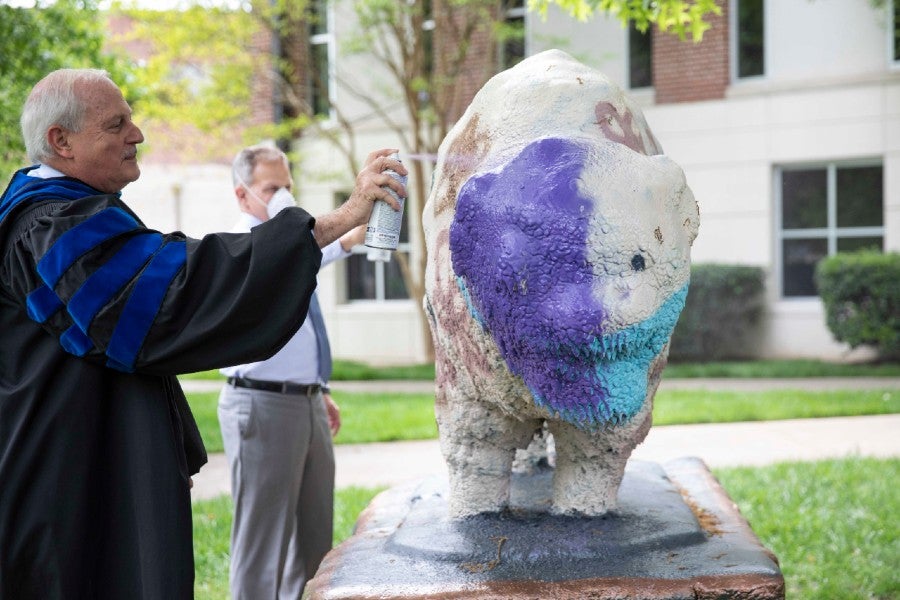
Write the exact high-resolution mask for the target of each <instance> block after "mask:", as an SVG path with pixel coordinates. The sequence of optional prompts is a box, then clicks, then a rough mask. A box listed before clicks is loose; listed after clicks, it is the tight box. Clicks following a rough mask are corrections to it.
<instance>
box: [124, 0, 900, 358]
mask: <svg viewBox="0 0 900 600" xmlns="http://www.w3.org/2000/svg"><path fill="white" fill-rule="evenodd" d="M897 1H898V0H893V1H892V0H885V2H883V3H878V2H872V1H870V0H832V1H829V2H823V1H816V2H813V1H810V0H777V1H776V0H752V1H750V0H721V1H720V5H721V8H722V15H721V16H720V17H714V18H713V19H711V23H712V29H710V30H709V31H707V32H706V34H705V36H704V41H703V42H702V43H701V44H692V43H691V42H690V41H688V42H678V41H677V39H676V38H674V37H672V36H670V35H668V34H659V33H658V32H654V33H652V34H651V35H650V36H641V35H640V34H638V33H636V32H633V31H629V30H627V29H623V28H622V27H621V25H620V24H619V22H618V20H616V19H614V18H609V17H605V16H598V17H595V18H594V19H593V20H591V21H589V22H586V23H578V22H575V21H574V20H573V19H571V18H570V17H568V16H566V15H564V14H563V13H562V12H560V11H556V10H551V11H550V13H549V15H548V17H547V19H546V20H544V19H542V18H541V17H540V16H539V15H535V14H527V15H525V16H524V20H525V31H526V36H525V45H524V49H525V53H526V54H527V55H531V54H535V53H537V52H540V51H542V50H545V49H548V48H554V47H555V48H560V49H562V50H565V51H567V52H569V53H570V54H572V55H573V56H575V57H576V58H578V59H579V60H581V61H582V62H584V63H586V64H588V65H590V66H592V67H594V68H597V69H598V70H600V71H601V72H603V73H604V74H606V75H607V76H608V77H609V78H610V79H612V80H613V81H615V82H616V83H618V84H619V85H620V86H621V87H623V88H624V89H626V90H630V94H631V95H632V96H633V97H634V98H635V99H636V100H637V101H638V102H639V103H640V104H641V106H642V107H643V110H644V114H645V116H646V118H647V121H648V123H649V124H650V127H651V129H652V130H653V132H654V133H655V135H656V137H657V138H658V139H659V141H660V143H661V144H662V147H663V149H664V150H665V152H666V154H668V155H669V156H670V157H671V158H672V159H673V160H675V161H676V162H677V163H678V164H680V165H681V166H682V167H683V169H684V171H685V173H686V176H687V180H688V183H689V185H690V186H691V188H692V189H693V192H694V195H695V197H696V198H697V201H698V203H699V205H700V213H701V226H700V236H699V237H698V239H697V240H696V242H695V244H694V247H693V259H694V261H695V262H702V263H721V264H741V265H754V266H759V267H762V268H763V269H764V270H765V273H766V298H767V302H766V311H765V315H764V318H763V321H762V327H763V328H764V331H763V332H761V333H762V335H761V336H760V338H761V342H760V343H761V346H760V347H759V348H758V349H756V352H755V353H756V354H757V355H758V356H760V357H771V358H801V357H802V358H820V359H825V360H852V359H855V358H861V357H865V355H866V353H865V350H864V349H863V350H862V351H859V350H858V351H855V352H851V351H850V349H849V348H848V347H847V346H846V345H844V344H841V343H838V342H836V341H835V340H834V339H833V337H832V335H831V333H830V332H829V330H828V328H827V326H826V324H825V315H824V310H823V306H822V303H821V301H820V300H819V299H818V297H817V296H816V294H815V289H814V285H813V283H812V272H813V269H814V266H815V264H816V262H817V261H818V260H819V259H821V258H822V257H823V256H827V255H830V254H833V253H835V252H838V251H843V250H852V249H855V248H860V247H870V246H874V247H877V248H879V249H881V250H884V251H900V48H898V38H897V33H896V30H897V28H898V14H900V10H898V9H897V7H896V6H895V5H894V2H897ZM350 4H351V3H350V2H347V1H346V0H336V1H334V2H330V3H329V4H328V11H327V15H328V18H327V22H326V24H325V26H323V27H320V28H319V30H318V31H317V33H316V36H314V37H313V38H312V43H314V44H316V45H317V46H318V48H316V50H315V51H316V52H317V53H318V54H317V55H318V56H321V57H327V62H328V65H329V66H328V72H329V96H330V100H331V102H332V103H333V104H334V105H339V106H340V107H341V111H342V113H343V114H344V116H346V117H348V118H349V119H351V120H352V121H353V122H354V123H355V130H356V136H357V139H356V144H355V147H356V148H358V149H359V155H360V156H359V157H358V158H359V159H360V160H362V159H363V158H364V156H365V154H366V153H367V152H368V151H369V150H372V149H375V148H380V147H402V146H401V144H400V141H399V140H398V138H397V136H396V134H394V133H392V131H391V130H390V129H389V128H388V127H387V126H386V124H385V122H384V120H383V119H381V118H379V117H376V115H375V114H374V113H373V112H372V111H371V110H370V109H369V108H368V107H367V105H366V103H365V102H363V101H362V100H360V99H359V97H357V96H356V95H354V94H350V93H347V92H346V90H344V89H343V88H342V87H341V85H340V82H341V81H353V82H355V83H356V84H357V86H358V87H359V88H361V89H363V90H367V93H370V94H373V95H380V96H381V97H382V98H383V104H384V106H395V107H396V110H399V109H400V104H399V103H398V102H397V98H396V97H392V96H391V94H392V91H391V90H390V89H389V87H388V86H385V85H383V83H384V82H387V81H389V77H387V75H386V74H384V73H379V72H378V71H377V65H374V64H372V63H371V62H369V61H367V60H366V59H365V55H364V54H359V55H354V56H353V57H350V58H348V57H346V56H345V55H344V54H343V53H342V50H341V39H342V38H346V37H348V36H352V35H353V29H354V27H356V21H355V18H354V15H353V11H352V7H351V6H350ZM879 4H880V5H879ZM521 14H522V13H521V12H520V13H517V15H518V18H522V17H521ZM379 82H382V85H380V86H379ZM298 149H299V151H300V155H301V156H302V162H301V163H300V165H299V168H298V172H297V173H296V174H295V180H296V182H297V183H298V184H299V185H298V188H299V190H298V195H299V197H300V199H301V204H302V205H303V206H304V207H305V208H307V209H308V210H309V211H310V212H312V213H313V214H319V213H322V212H324V211H327V210H330V209H331V208H333V207H334V206H336V205H337V204H338V203H340V202H341V201H342V199H343V198H344V197H346V196H345V195H346V193H347V192H348V191H349V189H351V187H352V182H353V181H352V177H351V174H350V172H349V170H348V169H347V168H346V167H345V166H344V164H345V160H344V158H343V157H342V156H341V154H340V153H339V152H338V151H337V150H336V149H335V148H334V146H332V145H331V144H330V143H329V142H326V141H324V140H321V139H316V138H315V137H312V136H307V137H306V138H304V141H303V142H302V143H301V144H300V145H299V146H298ZM412 159H416V160H419V159H424V160H427V157H414V158H412ZM412 159H410V158H407V160H412ZM156 180H157V179H156V175H155V174H154V173H152V172H147V171H146V170H145V176H144V177H143V178H142V180H141V182H142V184H143V185H148V186H150V185H154V181H156ZM160 181H162V180H160ZM165 181H168V180H165ZM158 185H160V186H163V187H165V188H166V189H167V190H168V192H167V194H168V196H167V197H171V198H172V200H171V203H170V204H169V205H166V204H165V203H163V204H161V205H160V206H157V207H156V209H157V210H159V211H161V213H160V218H161V219H162V218H164V217H165V218H170V217H171V218H178V219H181V223H182V225H181V228H182V229H183V230H185V231H186V232H188V233H190V234H192V235H199V234H202V233H203V232H204V231H212V230H215V229H221V228H226V221H227V222H228V225H227V227H230V222H231V221H232V220H233V219H232V217H233V216H234V214H236V213H234V212H233V211H235V210H236V208H235V207H233V206H229V208H227V209H225V210H224V212H221V213H217V216H216V217H215V218H210V217H209V213H208V212H207V211H205V210H203V209H202V208H199V209H195V211H199V212H196V214H194V213H192V212H191V210H188V209H186V208H185V207H184V205H183V204H182V205H179V201H178V200H177V199H176V196H177V195H178V193H182V194H184V192H185V190H184V189H183V188H181V189H180V190H179V189H178V188H172V186H171V184H169V183H162V182H161V183H159V184H158ZM190 185H200V186H202V193H203V194H204V195H205V196H207V197H208V198H209V199H210V202H213V201H215V202H218V203H219V204H218V206H219V207H220V208H221V207H222V198H223V197H225V198H228V197H230V195H231V186H230V181H229V180H228V174H227V169H225V170H224V171H223V170H221V169H220V170H216V169H212V170H210V172H208V173H207V174H206V179H205V180H203V181H196V180H195V182H194V183H192V184H190ZM166 186H167V187H166ZM163 187H161V188H160V189H163ZM219 188H221V189H219ZM135 191H137V190H135ZM422 204H424V199H421V202H420V203H419V206H421V205H422ZM196 206H199V203H198V204H197V205H196ZM166 211H168V213H167V214H168V215H170V217H166V215H165V214H163V213H165V212H166ZM229 211H231V212H229ZM408 216H409V218H411V219H420V218H421V215H420V214H413V213H410V214H409V215H408ZM151 221H152V219H151ZM220 221H221V223H220ZM418 229H419V228H418V227H411V228H409V232H408V234H407V237H406V238H405V242H404V245H402V246H401V250H404V251H406V252H407V253H409V252H410V251H411V252H412V254H413V255H412V256H410V258H411V260H412V261H415V260H417V259H418V257H417V256H415V251H414V248H415V247H416V243H415V242H416V241H417V240H416V236H417V235H418ZM410 236H411V237H410ZM407 242H410V243H407ZM319 289H320V296H321V298H322V302H323V307H324V308H325V313H326V320H327V322H328V326H329V330H330V334H331V338H332V348H333V351H334V354H335V356H337V357H339V358H343V359H351V360H360V361H364V362H368V363H375V364H377V363H393V364H408V363H416V362H421V361H422V360H424V358H425V356H426V348H425V338H424V337H423V336H422V333H421V330H422V323H421V321H420V318H421V317H420V315H421V312H420V310H419V306H420V305H421V298H409V297H407V294H406V292H405V289H404V288H403V286H402V283H400V275H399V267H398V265H397V261H396V260H392V261H391V262H389V263H378V262H370V261H368V260H367V259H366V257H365V254H364V253H363V254H360V255H359V256H357V257H354V258H352V259H350V260H348V261H342V262H341V263H337V264H335V265H334V266H332V267H329V268H328V269H326V270H323V272H322V273H321V274H320V277H319Z"/></svg>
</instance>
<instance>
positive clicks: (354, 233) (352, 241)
mask: <svg viewBox="0 0 900 600" xmlns="http://www.w3.org/2000/svg"><path fill="white" fill-rule="evenodd" d="M365 240H366V226H365V225H360V226H359V227H354V228H353V229H351V230H350V231H348V232H347V233H345V234H344V235H342V236H341V248H343V249H344V252H350V250H352V249H353V246H358V245H359V244H362V243H363V242H364V241H365Z"/></svg>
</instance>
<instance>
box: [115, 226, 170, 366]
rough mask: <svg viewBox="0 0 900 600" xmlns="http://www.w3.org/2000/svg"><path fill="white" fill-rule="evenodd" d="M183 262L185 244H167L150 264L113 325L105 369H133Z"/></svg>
mask: <svg viewBox="0 0 900 600" xmlns="http://www.w3.org/2000/svg"><path fill="white" fill-rule="evenodd" d="M186 260H187V248H186V246H185V243H184V242H169V243H168V244H166V245H165V246H163V248H162V250H160V251H159V252H158V253H157V254H156V256H154V257H153V259H152V260H151V261H150V264H149V265H148V266H147V269H146V270H145V271H144V272H143V273H142V274H141V277H140V279H138V281H137V283H136V284H135V286H134V290H132V292H131V296H129V298H128V301H127V302H126V304H125V309H124V310H123V311H122V315H121V316H120V317H119V321H118V323H116V328H115V330H114V331H113V335H112V339H111V340H110V342H109V348H107V350H106V354H107V356H109V361H108V362H107V365H108V366H109V367H111V368H113V369H117V370H119V371H125V372H129V373H130V372H131V371H133V370H134V362H135V360H137V355H138V352H139V351H140V349H141V345H142V344H143V343H144V338H145V337H147V332H149V331H150V326H151V325H152V324H153V321H154V320H155V319H156V314H157V313H158V312H159V308H160V306H162V302H163V299H165V297H166V292H167V291H168V289H169V284H170V283H172V280H173V279H174V278H175V275H177V274H178V272H179V271H180V270H181V268H182V267H184V264H185V262H186Z"/></svg>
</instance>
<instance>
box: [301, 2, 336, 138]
mask: <svg viewBox="0 0 900 600" xmlns="http://www.w3.org/2000/svg"><path fill="white" fill-rule="evenodd" d="M313 2H317V3H319V4H320V5H321V6H323V7H324V8H325V19H324V21H323V22H322V24H323V25H324V26H325V27H324V28H325V31H324V32H320V33H313V31H312V29H313V25H312V24H310V26H309V28H310V33H309V40H308V44H309V49H308V56H309V65H310V86H309V106H310V109H311V112H312V113H313V115H314V116H317V117H325V118H326V119H328V120H329V121H332V120H334V118H335V112H334V100H333V99H334V96H335V91H336V87H335V81H334V79H335V77H334V75H335V73H334V65H335V62H334V61H335V47H334V46H335V44H334V33H333V32H334V7H333V6H332V3H331V2H328V1H327V0H313ZM314 46H325V57H326V60H327V63H328V64H327V65H326V75H327V76H328V80H327V82H326V84H327V85H326V87H327V88H328V89H327V90H326V92H325V101H326V102H327V103H328V112H327V114H326V113H325V112H318V111H317V110H316V104H317V102H316V95H317V94H318V93H319V86H318V84H317V83H316V82H315V81H314V80H313V77H314V76H316V75H318V73H319V69H318V65H317V64H314V62H315V61H314V58H315V56H316V53H315V52H314V51H313V47H314Z"/></svg>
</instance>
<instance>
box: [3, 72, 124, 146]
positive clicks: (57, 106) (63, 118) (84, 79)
mask: <svg viewBox="0 0 900 600" xmlns="http://www.w3.org/2000/svg"><path fill="white" fill-rule="evenodd" d="M102 80H105V81H109V82H110V83H113V81H112V79H110V76H109V73H107V72H106V71H104V70H102V69H59V70H56V71H53V72H51V73H49V74H48V75H46V76H44V78H43V79H41V80H40V81H39V82H37V84H35V86H34V88H33V89H32V90H31V93H30V94H29V95H28V99H27V100H25V105H24V106H23V107H22V118H21V120H20V122H19V123H20V125H21V127H22V137H23V138H24V140H25V151H26V152H27V153H28V159H29V160H31V161H34V162H36V163H43V162H46V161H48V160H50V159H52V158H53V157H54V156H56V153H55V152H54V151H53V148H52V146H50V143H49V142H48V141H47V131H48V130H49V129H50V128H51V127H53V126H55V125H56V126H59V127H62V128H64V129H68V130H69V131H74V132H78V131H80V130H81V127H82V126H83V125H84V117H85V114H86V113H87V106H86V105H85V103H84V99H83V96H79V94H76V93H75V86H76V84H79V83H86V84H90V83H95V82H98V81H102ZM113 85H115V84H114V83H113Z"/></svg>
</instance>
